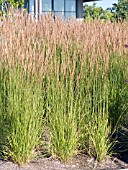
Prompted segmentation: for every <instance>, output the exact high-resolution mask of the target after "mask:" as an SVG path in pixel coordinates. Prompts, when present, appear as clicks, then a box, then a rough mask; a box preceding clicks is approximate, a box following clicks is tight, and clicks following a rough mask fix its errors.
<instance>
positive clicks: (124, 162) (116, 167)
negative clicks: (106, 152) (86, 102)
mask: <svg viewBox="0 0 128 170" xmlns="http://www.w3.org/2000/svg"><path fill="white" fill-rule="evenodd" d="M116 137H117V139H118V141H119V143H117V145H116V146H115V152H117V151H118V150H121V151H122V152H120V151H119V153H118V152H117V155H116V157H111V158H110V157H109V158H108V159H106V160H103V161H102V162H101V163H98V162H97V161H96V160H95V159H94V158H90V157H89V156H87V155H85V154H79V155H77V156H75V157H73V158H72V159H71V160H70V161H69V162H68V163H67V164H63V163H61V162H60V161H59V160H57V159H53V158H52V157H49V158H36V159H34V160H33V161H31V162H30V163H28V164H27V165H24V166H18V165H17V164H14V163H12V162H10V161H7V160H2V159H0V170H128V149H127V150H126V148H128V129H126V128H122V127H121V129H120V130H119V131H118V132H117V133H116Z"/></svg>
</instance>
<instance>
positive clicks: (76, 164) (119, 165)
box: [0, 155, 128, 170]
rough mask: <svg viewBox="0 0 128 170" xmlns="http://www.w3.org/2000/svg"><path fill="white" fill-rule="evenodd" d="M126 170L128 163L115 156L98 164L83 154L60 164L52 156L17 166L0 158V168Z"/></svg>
mask: <svg viewBox="0 0 128 170" xmlns="http://www.w3.org/2000/svg"><path fill="white" fill-rule="evenodd" d="M123 169H125V170H126V169H127V170H128V164H127V163H124V162H123V161H121V160H119V159H117V158H111V159H108V160H105V161H103V162H102V164H98V163H97V162H96V161H94V159H92V158H89V157H87V156H85V155H78V156H76V157H74V158H73V159H72V160H71V161H70V162H69V163H68V164H66V165H64V164H61V163H60V161H58V160H53V159H52V158H39V159H35V160H33V161H32V162H31V163H29V164H28V165H26V166H22V167H19V166H18V165H16V164H13V163H12V162H9V161H5V160H0V170H123Z"/></svg>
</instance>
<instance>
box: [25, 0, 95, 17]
mask: <svg viewBox="0 0 128 170" xmlns="http://www.w3.org/2000/svg"><path fill="white" fill-rule="evenodd" d="M89 1H95V0H27V1H26V4H25V6H26V8H27V10H28V13H29V14H34V15H37V16H38V14H43V15H45V14H47V13H51V12H54V15H55V17H57V16H58V15H60V16H61V17H62V18H67V19H68V18H72V17H73V18H82V17H83V3H84V2H89Z"/></svg>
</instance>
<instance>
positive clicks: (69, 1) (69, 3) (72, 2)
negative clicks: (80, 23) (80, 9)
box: [65, 0, 76, 11]
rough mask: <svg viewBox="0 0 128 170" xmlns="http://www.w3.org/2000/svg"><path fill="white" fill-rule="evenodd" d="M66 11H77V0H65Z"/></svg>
mask: <svg viewBox="0 0 128 170" xmlns="http://www.w3.org/2000/svg"><path fill="white" fill-rule="evenodd" d="M65 1H66V6H65V11H76V0H65Z"/></svg>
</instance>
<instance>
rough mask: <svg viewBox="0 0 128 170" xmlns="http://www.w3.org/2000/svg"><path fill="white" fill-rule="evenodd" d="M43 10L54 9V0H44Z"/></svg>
mask: <svg viewBox="0 0 128 170" xmlns="http://www.w3.org/2000/svg"><path fill="white" fill-rule="evenodd" d="M42 11H52V0H42Z"/></svg>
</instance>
